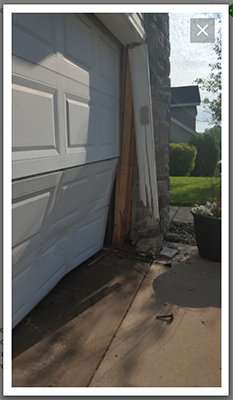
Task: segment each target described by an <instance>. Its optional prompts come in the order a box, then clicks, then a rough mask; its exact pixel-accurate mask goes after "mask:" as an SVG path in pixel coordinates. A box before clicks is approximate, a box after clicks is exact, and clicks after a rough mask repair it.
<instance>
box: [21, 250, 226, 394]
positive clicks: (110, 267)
mask: <svg viewBox="0 0 233 400" xmlns="http://www.w3.org/2000/svg"><path fill="white" fill-rule="evenodd" d="M175 246H176V247H177V248H178V250H179V254H178V255H177V256H176V257H175V258H174V259H172V262H171V264H170V261H169V262H167V261H166V260H165V259H163V258H161V257H157V258H156V260H154V262H149V261H148V262H147V261H145V260H144V261H141V260H139V259H138V256H137V255H136V254H133V253H132V252H124V251H118V252H116V251H115V252H114V251H112V252H109V253H106V252H105V254H107V255H106V256H105V257H103V258H102V259H100V260H99V261H97V262H96V263H94V264H92V265H91V266H87V265H86V264H83V265H81V266H79V267H78V268H76V269H75V270H73V271H71V272H70V273H69V274H68V275H67V276H65V277H64V278H63V279H62V280H61V281H60V283H59V284H58V285H57V286H56V287H55V289H54V290H53V291H52V292H51V293H50V294H49V295H48V296H47V297H46V298H45V299H44V300H43V301H42V302H41V303H40V304H39V305H38V306H37V307H36V308H35V309H34V310H33V311H32V312H31V313H30V314H29V315H28V316H27V317H26V318H25V319H24V320H23V321H21V323H20V324H19V325H18V326H17V327H16V328H15V329H14V330H13V386H15V387H220V386H221V328H220V319H221V266H220V264H219V263H214V262H209V261H206V260H204V259H202V258H200V257H199V256H198V252H197V248H196V247H195V246H188V245H182V244H177V245H175ZM131 251H132V250H131ZM171 312H172V313H173V315H174V320H173V321H170V320H169V319H167V320H166V319H165V320H160V319H156V316H158V315H165V314H170V313H171Z"/></svg>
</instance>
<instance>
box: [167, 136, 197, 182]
mask: <svg viewBox="0 0 233 400" xmlns="http://www.w3.org/2000/svg"><path fill="white" fill-rule="evenodd" d="M196 155H197V150H196V147H194V146H189V145H188V144H187V143H170V176H188V175H190V172H191V171H192V169H193V168H194V166H195V158H196Z"/></svg>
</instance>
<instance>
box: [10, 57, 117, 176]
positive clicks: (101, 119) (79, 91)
mask: <svg viewBox="0 0 233 400" xmlns="http://www.w3.org/2000/svg"><path fill="white" fill-rule="evenodd" d="M14 61H15V62H14V69H15V70H17V71H18V72H19V73H21V74H25V75H27V78H25V77H24V76H22V75H19V74H17V75H15V76H14V82H16V83H14V85H16V87H17V88H18V86H19V87H20V89H21V87H22V88H23V90H24V91H25V90H28V91H29V93H27V95H29V96H33V97H35V98H36V101H37V102H38V101H39V103H41V102H42V103H41V110H42V109H45V108H46V111H45V112H44V113H43V114H42V113H39V112H38V111H39V105H38V108H36V110H37V112H38V115H37V114H36V111H35V110H34V111H33V112H32V113H31V114H30V116H29V117H28V115H25V117H24V118H22V117H21V114H19V112H18V111H17V108H18V102H17V107H16V106H15V107H14V108H13V120H15V123H14V124H13V143H15V144H14V146H15V150H17V151H13V161H14V162H13V177H14V178H18V177H22V176H25V175H26V176H28V175H34V174H38V173H43V172H49V171H53V170H58V169H62V168H69V167H73V166H75V165H82V164H86V163H92V162H96V161H100V160H103V159H108V158H114V157H118V156H119V154H120V143H119V142H120V140H119V106H120V101H119V100H116V99H114V98H113V97H110V96H108V95H106V94H104V93H99V92H98V91H96V90H94V89H90V88H88V87H86V86H84V85H81V84H79V83H77V82H73V81H72V80H71V79H69V78H65V77H60V76H57V75H56V74H54V73H52V72H51V71H48V70H44V69H43V68H41V67H38V68H36V69H34V68H30V66H29V65H28V64H27V63H26V62H25V63H24V64H21V62H20V61H19V59H18V58H17V57H15V59H14ZM24 66H26V69H24ZM25 82H26V83H25ZM58 82H59V86H60V88H59V89H57V88H56V85H58ZM25 86H26V89H24V87H25ZM27 87H28V89H27ZM39 89H41V90H39ZM31 92H32V93H33V94H32V93H31ZM44 93H45V95H46V96H48V98H47V97H46V100H48V101H51V103H50V104H51V107H45V106H44V104H43V100H42V99H43V97H42V98H41V99H40V96H38V94H39V95H40V94H42V95H44ZM38 97H39V100H38ZM52 99H53V100H52ZM28 101H29V100H28ZM52 101H53V103H52ZM52 104H53V105H52ZM22 108H23V109H24V110H25V113H26V111H27V109H26V107H25V106H24V105H23V104H22ZM29 109H30V104H29ZM59 110H61V112H59ZM63 110H64V112H63ZM83 110H84V111H85V112H83ZM46 113H47V114H46ZM52 113H53V116H51V118H50V117H49V115H51V114H52ZM42 115H44V116H43V117H41V116H42ZM46 115H47V118H46ZM18 120H19V122H20V124H21V128H20V129H19V128H17V121H18ZM33 121H34V125H35V132H36V134H33V137H35V141H37V144H38V149H37V150H33V149H31V148H30V147H29V148H30V151H29V150H27V147H26V146H28V144H27V142H29V143H30V145H31V147H32V148H35V147H33V146H36V144H35V143H33V137H32V138H31V137H30V131H31V130H30V128H31V126H33ZM85 123H86V124H87V123H88V125H86V127H85V128H84V124H85ZM40 127H41V128H43V129H40ZM44 127H45V129H44ZM82 128H83V129H82ZM52 130H53V133H50V132H52ZM40 131H41V132H42V133H39V132H40ZM46 131H47V132H48V131H49V133H48V135H47V134H46ZM24 132H26V133H24ZM43 132H44V133H43ZM20 137H21V138H22V140H21V139H20ZM42 138H43V139H44V140H42ZM44 143H47V146H52V143H53V146H55V147H56V149H54V148H50V149H48V148H44V149H39V146H45V144H44ZM17 146H20V147H19V148H17ZM23 146H25V147H23Z"/></svg>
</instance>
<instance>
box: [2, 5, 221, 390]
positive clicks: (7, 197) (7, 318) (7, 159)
mask: <svg viewBox="0 0 233 400" xmlns="http://www.w3.org/2000/svg"><path fill="white" fill-rule="evenodd" d="M228 9H229V5H228V4H212V3H209V4H197V5H193V4H192V5H185V4H179V5H178V4H172V5H171V4H169V5H166V4H163V5H155V4H118V5H116V4H112V5H110V4H101V5H99V4H85V5H83V4H82V5H69V4H64V5H60V4H53V5H49V4H41V5H38V4H37V5H31V4H24V5H19V4H5V5H4V6H3V18H4V26H3V33H4V37H3V39H4V42H3V48H4V53H3V55H4V62H3V70H4V79H3V82H4V96H3V104H4V142H3V143H4V147H3V154H4V164H3V167H4V172H3V193H4V194H3V216H4V220H3V222H4V227H3V238H4V240H3V252H4V253H3V263H4V270H3V272H4V273H3V287H4V314H3V317H4V319H3V322H4V370H3V372H4V396H14V395H16V396H33V395H36V396H48V395H50V396H54V395H55V396H70V395H79V396H80V395H81V396H91V395H94V396H109V395H111V394H113V395H114V396H118V395H119V396H121V395H123V396H128V395H129V396H145V395H149V396H152V395H156V396H158V395H162V396H168V395H172V396H177V395H179V396H186V395H192V396H195V395H196V396H199V395H203V396H205V395H206V396H224V395H225V396H226V395H228V394H229V392H228V391H229V354H228V344H229V321H228V318H229V279H228V278H229V269H228V268H227V267H228V266H229V236H227V238H226V237H223V238H222V266H223V268H222V288H224V290H222V305H223V309H222V387H221V388H217V387H215V388H140V387H138V388H49V390H48V388H12V386H11V377H12V374H11V338H12V335H11V313H9V309H11V304H12V302H11V268H10V266H11V89H10V87H11V70H12V69H11V14H12V13H17V12H19V13H20V12H24V13H32V12H43V13H47V12H56V13H69V12H71V13H101V12H103V13H115V12H118V13H119V12H121V13H122V12H123V13H132V12H133V13H137V12H143V13H160V12H161V13H168V12H170V13H172V12H173V13H183V12H189V13H193V12H198V13H201V12H205V13H209V12H210V10H211V12H213V13H215V12H216V13H221V14H222V38H223V40H222V67H223V68H222V71H223V73H222V78H223V79H222V94H223V95H222V132H223V137H222V154H223V156H222V159H223V161H222V221H223V223H222V232H223V234H224V235H226V234H227V233H229V187H228V185H229V150H228V149H229V135H227V132H229V54H228V51H229V13H228ZM224 235H223V236H224ZM223 326H224V329H223Z"/></svg>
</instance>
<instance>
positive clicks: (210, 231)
mask: <svg viewBox="0 0 233 400" xmlns="http://www.w3.org/2000/svg"><path fill="white" fill-rule="evenodd" d="M191 213H192V215H193V217H194V230H195V235H196V241H197V247H198V252H199V255H200V256H201V257H203V258H205V259H207V260H210V261H221V200H219V201H218V202H212V203H211V202H207V203H206V205H197V204H196V205H195V206H194V207H193V208H192V209H191Z"/></svg>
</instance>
